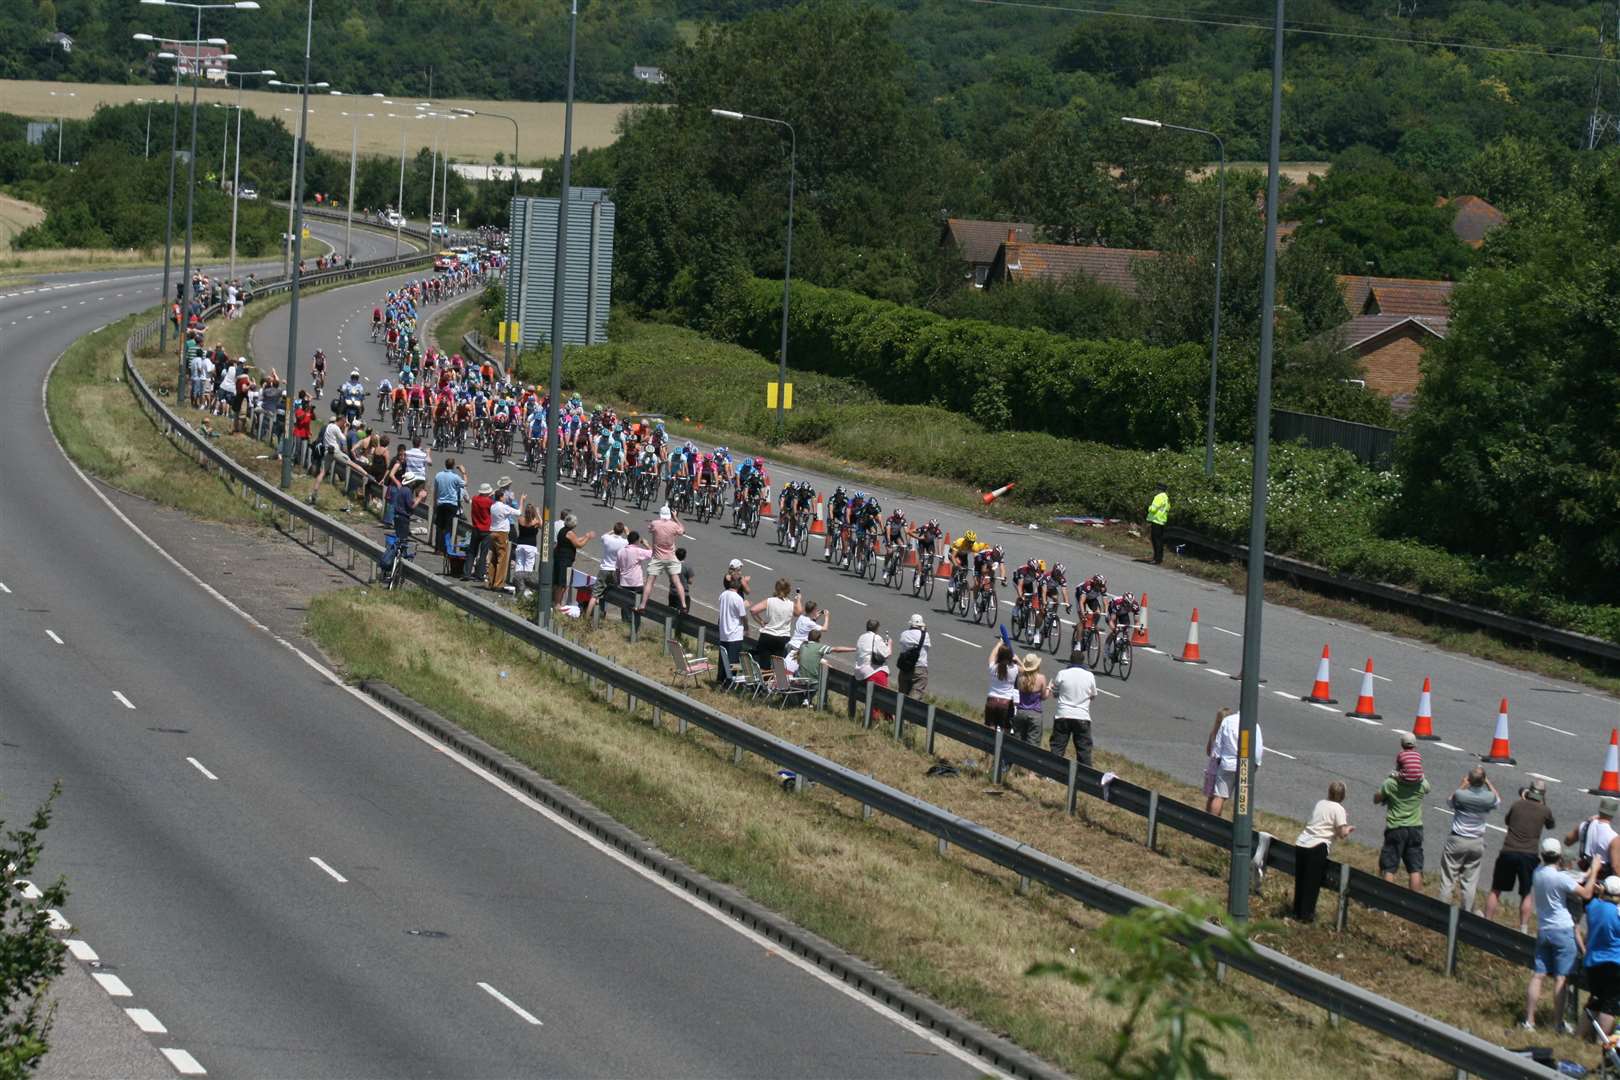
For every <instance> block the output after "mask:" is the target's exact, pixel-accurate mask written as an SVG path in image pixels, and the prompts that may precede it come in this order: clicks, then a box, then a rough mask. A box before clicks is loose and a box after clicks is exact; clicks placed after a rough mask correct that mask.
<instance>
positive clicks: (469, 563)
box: [401, 451, 495, 581]
mask: <svg viewBox="0 0 1620 1080" xmlns="http://www.w3.org/2000/svg"><path fill="white" fill-rule="evenodd" d="M404 453H406V451H401V454H404ZM409 467H410V466H409V465H408V464H407V465H406V468H409ZM494 505H495V488H494V486H493V485H491V484H487V483H485V484H479V485H478V494H476V495H474V496H473V497H472V499H471V500H469V502H468V504H467V531H468V537H467V556H466V559H465V560H464V561H463V562H462V564H461V580H463V581H482V580H483V578H484V559H485V556H487V555H488V554H489V527H490V517H491V514H490V509H491V507H493V506H494Z"/></svg>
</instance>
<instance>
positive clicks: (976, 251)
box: [939, 218, 1035, 288]
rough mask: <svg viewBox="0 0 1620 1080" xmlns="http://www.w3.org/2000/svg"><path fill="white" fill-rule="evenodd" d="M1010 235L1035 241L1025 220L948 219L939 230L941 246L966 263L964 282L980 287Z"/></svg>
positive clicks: (1031, 229) (1033, 234)
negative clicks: (949, 249) (966, 269)
mask: <svg viewBox="0 0 1620 1080" xmlns="http://www.w3.org/2000/svg"><path fill="white" fill-rule="evenodd" d="M1009 235H1012V236H1015V237H1017V239H1019V240H1025V241H1028V240H1034V239H1035V226H1033V225H1031V224H1030V223H1029V222H1027V221H981V220H976V219H974V218H947V219H946V221H945V227H944V228H943V229H942V230H941V231H940V236H939V242H940V246H941V247H945V246H949V247H950V248H952V249H953V250H954V251H956V253H957V254H958V255H960V256H961V257H962V261H963V262H965V263H967V264H968V268H969V273H968V275H967V280H968V281H970V282H971V283H972V284H973V286H974V287H975V288H983V287H984V281H985V278H986V277H987V276H989V273H990V264H991V263H992V262H994V261H995V258H996V251H997V249H999V248H1000V247H1001V243H1002V241H1004V240H1006V239H1007V237H1008V236H1009Z"/></svg>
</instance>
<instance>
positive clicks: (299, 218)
mask: <svg viewBox="0 0 1620 1080" xmlns="http://www.w3.org/2000/svg"><path fill="white" fill-rule="evenodd" d="M314 40H315V0H309V10H308V14H307V15H306V16H305V21H304V81H303V82H301V83H299V84H298V98H299V102H298V108H299V116H298V141H297V143H296V144H295V147H294V151H293V214H294V217H293V225H292V239H291V240H289V241H288V244H287V250H288V253H289V258H290V260H291V263H292V287H291V289H290V290H289V293H290V295H291V297H292V299H291V301H290V302H289V304H288V309H287V396H286V401H287V409H288V412H287V420H288V422H287V423H284V424H282V426H281V431H282V435H281V490H283V491H289V490H291V489H292V471H293V460H292V459H293V440H292V428H293V426H292V423H291V420H292V411H291V410H292V408H293V402H294V401H296V400H297V394H296V392H295V391H296V388H297V384H298V293H299V290H300V287H301V286H302V284H303V280H304V271H303V258H304V145H305V144H304V140H305V138H306V137H307V135H308V134H309V88H310V82H309V53H310V47H311V45H312V43H313V42H314ZM316 85H318V86H321V87H324V86H326V84H325V83H318V84H316ZM311 497H312V498H313V496H311Z"/></svg>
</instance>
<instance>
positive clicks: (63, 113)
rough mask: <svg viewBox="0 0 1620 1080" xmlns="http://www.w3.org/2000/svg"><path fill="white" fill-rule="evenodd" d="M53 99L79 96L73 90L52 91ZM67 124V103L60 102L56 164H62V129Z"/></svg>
mask: <svg viewBox="0 0 1620 1080" xmlns="http://www.w3.org/2000/svg"><path fill="white" fill-rule="evenodd" d="M50 95H51V97H53V98H70V97H78V96H79V95H78V94H76V93H74V92H73V91H72V90H52V91H50ZM66 123H67V102H65V101H63V102H59V103H58V104H57V108H56V163H57V164H58V165H60V164H62V128H63V126H64V125H65V124H66Z"/></svg>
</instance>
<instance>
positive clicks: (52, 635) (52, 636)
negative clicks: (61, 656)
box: [45, 630, 66, 645]
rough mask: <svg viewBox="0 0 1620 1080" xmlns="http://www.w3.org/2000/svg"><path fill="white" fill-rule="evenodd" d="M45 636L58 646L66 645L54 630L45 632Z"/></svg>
mask: <svg viewBox="0 0 1620 1080" xmlns="http://www.w3.org/2000/svg"><path fill="white" fill-rule="evenodd" d="M45 636H46V637H48V638H50V639H51V640H52V641H54V642H56V643H57V644H58V645H64V644H66V642H64V641H63V640H62V638H61V635H59V634H58V633H57V632H56V631H55V630H47V631H45Z"/></svg>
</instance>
